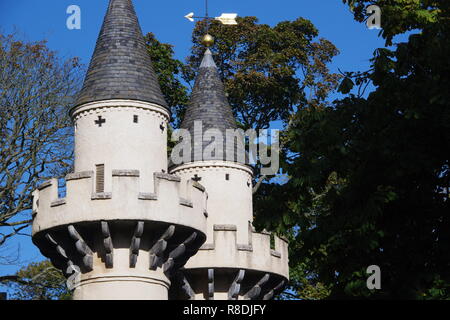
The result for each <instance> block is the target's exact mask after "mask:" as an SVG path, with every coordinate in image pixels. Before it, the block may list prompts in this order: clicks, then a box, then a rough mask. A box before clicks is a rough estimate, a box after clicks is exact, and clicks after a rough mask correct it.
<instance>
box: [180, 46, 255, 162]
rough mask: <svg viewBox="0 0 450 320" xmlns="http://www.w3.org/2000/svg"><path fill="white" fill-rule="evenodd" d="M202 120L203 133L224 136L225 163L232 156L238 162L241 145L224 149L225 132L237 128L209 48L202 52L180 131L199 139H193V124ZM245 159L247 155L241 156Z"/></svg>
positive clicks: (205, 145)
mask: <svg viewBox="0 0 450 320" xmlns="http://www.w3.org/2000/svg"><path fill="white" fill-rule="evenodd" d="M195 121H202V130H203V134H204V133H205V131H206V130H208V129H218V130H220V132H221V133H222V135H223V139H224V149H223V160H227V154H232V155H231V157H232V159H233V161H234V162H238V161H239V159H238V157H237V152H238V151H242V152H244V151H243V146H242V145H241V144H234V147H233V148H232V149H229V150H226V146H227V141H226V130H227V129H237V128H238V126H237V124H236V120H235V118H234V115H233V111H232V109H231V107H230V105H229V103H228V99H227V97H226V95H225V88H224V85H223V83H222V81H221V79H220V75H219V72H218V70H217V66H216V64H215V63H214V60H213V57H212V53H211V51H210V50H209V49H208V50H207V51H206V52H205V55H204V57H203V60H202V63H201V65H200V68H199V72H198V75H197V78H196V81H195V86H194V89H193V91H192V96H191V100H190V103H189V106H188V108H187V110H186V113H185V116H184V119H183V121H182V124H181V128H183V129H187V130H189V132H190V133H191V137H192V138H193V140H197V141H198V139H201V137H194V122H195ZM210 143H211V141H203V147H202V149H201V151H202V152H203V150H204V148H205V147H207V146H208V145H209V144H210ZM194 151H195V150H194V144H193V145H192V158H191V159H192V160H194ZM244 155H245V157H247V155H246V154H244ZM203 160H216V159H215V158H214V157H212V158H211V159H210V158H203Z"/></svg>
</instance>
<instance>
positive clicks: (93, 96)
mask: <svg viewBox="0 0 450 320" xmlns="http://www.w3.org/2000/svg"><path fill="white" fill-rule="evenodd" d="M110 99H130V100H139V101H145V102H151V103H156V104H158V105H160V106H163V107H166V108H167V103H166V102H165V100H164V97H163V94H162V92H161V88H160V86H159V83H158V78H157V76H156V74H155V71H154V70H153V67H152V62H151V59H150V56H149V54H148V52H147V48H146V46H145V42H144V37H143V35H142V31H141V28H140V26H139V21H138V18H137V16H136V12H135V10H134V7H133V3H132V1H131V0H110V2H109V7H108V11H107V13H106V15H105V19H104V22H103V25H102V28H101V31H100V35H99V37H98V40H97V44H96V47H95V51H94V54H93V56H92V59H91V63H90V65H89V69H88V72H87V74H86V79H85V81H84V85H83V88H82V90H81V91H80V93H79V95H78V99H77V103H76V105H77V106H80V105H82V104H85V103H88V102H94V101H100V100H110Z"/></svg>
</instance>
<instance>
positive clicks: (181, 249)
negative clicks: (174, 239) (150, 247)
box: [163, 232, 197, 274]
mask: <svg viewBox="0 0 450 320" xmlns="http://www.w3.org/2000/svg"><path fill="white" fill-rule="evenodd" d="M196 238H197V232H193V233H192V234H191V235H190V236H189V237H188V238H187V239H186V240H185V241H184V242H183V243H181V244H179V245H178V246H177V247H176V248H175V249H173V250H172V251H171V252H170V253H169V258H168V259H167V261H166V263H164V266H163V270H164V273H166V274H168V273H169V272H170V271H171V270H172V269H173V268H174V267H175V265H184V264H185V263H186V261H187V260H189V258H190V257H191V256H192V255H193V254H194V253H195V250H194V252H192V251H193V250H189V248H190V247H191V245H192V243H193V242H194V240H195V239H196Z"/></svg>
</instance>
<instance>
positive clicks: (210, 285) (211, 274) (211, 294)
mask: <svg viewBox="0 0 450 320" xmlns="http://www.w3.org/2000/svg"><path fill="white" fill-rule="evenodd" d="M214 290H215V288H214V269H208V300H214Z"/></svg>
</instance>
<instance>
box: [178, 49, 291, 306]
mask: <svg viewBox="0 0 450 320" xmlns="http://www.w3.org/2000/svg"><path fill="white" fill-rule="evenodd" d="M181 128H182V129H185V130H188V131H189V132H190V134H191V137H192V139H193V143H192V148H191V150H192V154H191V157H190V160H189V161H184V163H181V164H178V165H176V166H173V167H172V168H171V173H173V174H175V175H178V176H179V177H180V178H181V180H182V181H192V180H194V181H200V182H201V183H202V185H204V186H205V188H206V190H207V192H208V214H209V217H208V221H207V241H206V243H205V244H204V245H203V246H202V247H201V248H200V250H199V252H198V253H197V254H196V255H195V256H194V257H193V258H192V259H190V261H189V262H188V263H187V264H186V266H185V268H184V269H183V270H182V272H180V273H179V274H178V276H179V277H178V285H179V286H180V287H181V288H183V289H184V295H183V294H182V295H179V293H180V292H179V291H178V290H172V293H173V297H174V298H182V297H184V298H189V299H210V300H211V299H219V300H226V299H229V300H236V299H271V298H272V297H273V296H274V295H275V294H276V293H277V292H278V291H280V290H282V289H283V288H284V286H285V285H286V284H287V279H288V250H287V242H286V241H285V240H284V239H281V238H279V237H276V236H273V235H271V234H269V233H267V232H264V233H256V232H255V230H254V228H253V226H252V221H253V203H252V178H253V170H252V168H251V167H250V166H249V165H247V164H246V160H247V155H246V153H245V150H244V149H245V148H244V144H243V139H242V137H241V138H240V139H239V138H238V139H235V138H236V137H240V136H239V133H238V132H237V131H236V129H237V125H236V120H235V118H234V116H233V113H232V109H231V107H230V105H229V103H228V101H227V97H226V95H225V90H224V86H223V83H222V81H221V79H220V75H219V72H218V69H217V66H216V64H215V63H214V60H213V56H212V53H211V51H210V50H209V49H207V50H206V52H205V54H204V57H203V60H202V62H201V65H200V68H199V72H198V75H197V78H196V82H195V87H194V89H193V92H192V97H191V101H190V104H189V106H188V108H187V110H186V114H185V118H184V120H183V122H182V124H181ZM208 130H213V133H214V130H215V132H216V133H221V135H222V137H223V145H222V147H221V148H222V150H223V152H217V150H216V151H215V152H213V153H210V152H209V149H208V148H209V146H210V144H211V139H210V135H209V134H206V135H205V136H203V135H204V134H205V132H208ZM233 132H234V133H235V134H232V133H233ZM215 138H217V135H215ZM184 159H185V158H184Z"/></svg>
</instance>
